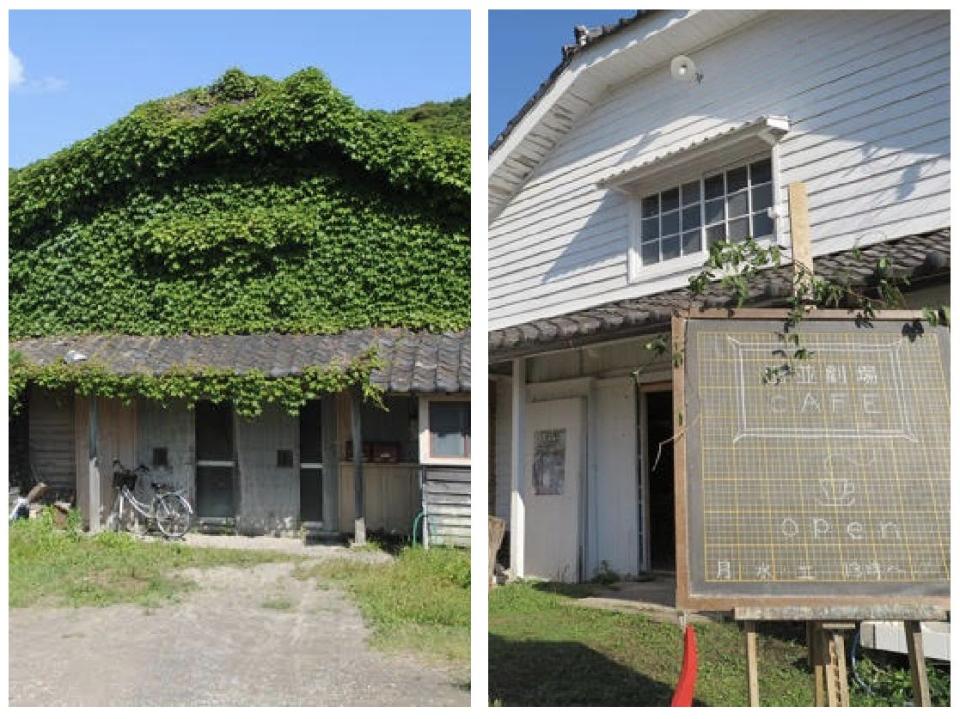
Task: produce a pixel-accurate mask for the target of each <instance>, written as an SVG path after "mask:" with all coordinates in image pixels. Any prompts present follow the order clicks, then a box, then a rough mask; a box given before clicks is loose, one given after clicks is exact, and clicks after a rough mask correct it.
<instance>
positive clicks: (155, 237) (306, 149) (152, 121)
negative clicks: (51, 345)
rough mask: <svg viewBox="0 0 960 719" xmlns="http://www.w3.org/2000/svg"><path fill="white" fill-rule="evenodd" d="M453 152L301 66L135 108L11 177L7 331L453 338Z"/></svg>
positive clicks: (463, 312) (465, 308) (457, 311)
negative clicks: (405, 332)
mask: <svg viewBox="0 0 960 719" xmlns="http://www.w3.org/2000/svg"><path fill="white" fill-rule="evenodd" d="M469 153H470V148H469V143H468V142H466V141H464V140H463V139H459V138H456V137H449V136H440V135H430V134H427V133H425V132H424V131H422V130H420V129H418V128H416V127H415V126H414V125H413V124H411V122H410V121H409V120H408V119H406V118H405V117H404V116H400V115H390V114H388V113H385V112H378V111H367V110H362V109H360V108H358V107H357V106H356V105H355V104H354V102H353V101H352V100H351V99H350V98H348V97H346V96H345V95H343V94H342V93H341V92H339V91H338V90H337V89H336V88H335V87H334V86H333V85H332V84H331V83H330V81H329V80H328V79H327V78H326V77H325V76H324V75H323V73H321V72H320V71H318V70H315V69H308V70H303V71H301V72H298V73H296V74H294V75H292V76H290V77H289V78H287V79H286V80H283V81H274V80H271V79H269V78H264V77H250V76H248V75H245V74H243V73H242V72H240V71H237V70H231V71H228V72H227V73H226V74H225V75H224V76H223V77H221V78H220V79H219V80H217V81H216V82H215V83H213V84H212V85H210V86H209V87H205V88H198V89H194V90H189V91H187V92H184V93H181V94H179V95H176V96H173V97H170V98H165V99H161V100H156V101H152V102H148V103H146V104H144V105H141V106H139V107H137V108H135V109H134V110H133V111H132V112H131V113H130V114H129V115H127V116H126V117H124V118H122V119H121V120H119V121H118V122H116V123H114V124H113V125H111V126H110V127H108V128H106V129H104V130H102V131H100V132H98V133H96V134H95V135H93V136H92V137H90V138H88V139H85V140H82V141H80V142H78V143H76V144H74V145H73V146H71V147H68V148H67V149H65V150H62V151H60V152H58V153H56V154H54V155H52V156H51V157H49V158H47V159H45V160H41V161H39V162H37V163H35V164H32V165H29V166H27V167H25V168H22V169H20V170H16V171H12V172H11V186H10V334H11V336H12V337H14V338H22V337H36V336H53V335H66V334H70V335H78V334H81V335H82V334H128V335H176V334H181V333H190V334H194V335H198V334H200V335H213V334H226V335H230V334H250V333H270V332H278V333H307V334H336V333H340V332H342V331H344V330H349V329H358V328H371V327H379V328H384V327H402V328H408V329H413V330H430V331H434V332H442V331H446V330H459V329H462V328H464V327H465V326H466V325H467V324H468V321H469V310H470V291H469V290H470V287H469V276H470V273H469V261H470V244H469V206H470V184H469V183H470V163H469V160H470V154H469Z"/></svg>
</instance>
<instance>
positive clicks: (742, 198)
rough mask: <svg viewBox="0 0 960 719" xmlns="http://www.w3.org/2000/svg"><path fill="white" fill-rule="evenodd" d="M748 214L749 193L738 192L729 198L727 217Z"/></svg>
mask: <svg viewBox="0 0 960 719" xmlns="http://www.w3.org/2000/svg"><path fill="white" fill-rule="evenodd" d="M745 214H747V193H746V191H743V192H738V193H737V194H736V195H730V196H729V197H728V198H727V217H739V216H740V215H745Z"/></svg>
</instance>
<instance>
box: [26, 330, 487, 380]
mask: <svg viewBox="0 0 960 719" xmlns="http://www.w3.org/2000/svg"><path fill="white" fill-rule="evenodd" d="M371 348H373V349H375V350H376V352H377V357H378V358H379V360H380V361H381V362H382V363H383V366H382V367H381V368H380V369H378V370H375V371H374V372H373V374H372V375H371V378H370V379H371V381H372V383H373V384H374V385H376V386H378V387H380V388H381V389H383V390H384V391H387V392H419V393H428V392H469V391H470V332H469V331H463V332H446V333H443V334H431V333H429V332H411V331H408V330H400V329H388V330H376V329H370V330H352V331H348V332H342V333H340V334H337V335H305V334H304V335H283V334H275V333H268V334H258V335H214V336H208V337H204V336H199V337H198V336H192V335H179V336H175V337H142V336H135V335H80V336H74V337H43V338H36V339H27V340H20V341H19V342H12V343H11V344H10V349H11V351H16V352H19V353H20V354H21V355H22V357H23V359H24V360H26V361H27V362H30V363H32V364H37V365H49V364H53V363H56V362H60V361H63V360H64V359H65V357H66V355H67V353H68V352H70V353H71V356H72V357H77V356H78V354H79V355H81V356H83V357H85V359H82V360H80V361H81V362H86V363H90V364H95V365H97V366H99V367H103V368H105V369H108V370H110V371H111V372H114V373H116V374H120V375H130V374H140V373H142V374H153V375H159V374H163V373H165V372H170V371H172V370H184V369H191V368H196V369H215V370H228V371H233V372H236V373H238V374H240V373H246V372H260V373H262V374H264V375H266V376H268V377H285V376H292V375H298V374H300V373H301V372H302V371H303V369H304V368H305V367H318V366H323V367H327V366H331V365H334V366H341V367H342V366H346V365H347V364H349V363H350V362H351V361H352V360H355V359H358V358H360V357H361V356H362V355H364V354H365V353H366V352H368V351H369V350H370V349H371Z"/></svg>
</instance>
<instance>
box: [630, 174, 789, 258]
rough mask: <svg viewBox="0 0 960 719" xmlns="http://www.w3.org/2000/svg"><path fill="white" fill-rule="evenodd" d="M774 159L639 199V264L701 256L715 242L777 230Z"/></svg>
mask: <svg viewBox="0 0 960 719" xmlns="http://www.w3.org/2000/svg"><path fill="white" fill-rule="evenodd" d="M772 206H773V172H772V167H771V163H770V158H768V157H765V158H762V159H758V160H756V161H754V162H749V163H744V164H742V165H738V166H736V167H731V168H729V169H726V170H723V171H719V172H712V173H707V174H706V175H704V176H702V177H700V178H699V179H691V180H690V181H689V182H685V183H681V184H679V185H677V186H675V187H669V188H665V189H662V190H660V191H658V192H656V193H653V194H650V195H647V196H645V197H642V198H641V199H640V245H639V256H640V263H641V265H642V266H644V267H648V266H650V265H656V264H659V263H661V262H667V261H668V260H673V259H676V258H678V257H685V256H687V255H693V254H697V253H699V252H703V251H704V250H706V249H707V248H708V247H709V246H710V245H711V244H712V243H714V242H717V241H720V240H724V239H729V240H731V241H743V240H746V239H747V238H748V237H754V238H757V239H760V238H763V237H768V236H770V235H772V234H773V232H774V224H773V220H772V219H771V218H770V215H769V213H768V210H769V209H770V207H772Z"/></svg>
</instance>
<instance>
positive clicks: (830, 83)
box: [489, 11, 950, 328]
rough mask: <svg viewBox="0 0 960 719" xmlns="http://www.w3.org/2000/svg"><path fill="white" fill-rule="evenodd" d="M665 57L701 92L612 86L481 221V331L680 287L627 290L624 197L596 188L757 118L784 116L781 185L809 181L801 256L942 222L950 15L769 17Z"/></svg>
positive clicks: (679, 281)
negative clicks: (805, 250) (485, 281)
mask: <svg viewBox="0 0 960 719" xmlns="http://www.w3.org/2000/svg"><path fill="white" fill-rule="evenodd" d="M623 37H626V35H624V36H623ZM607 43H609V47H610V48H613V47H616V46H617V43H618V40H617V36H613V37H611V38H609V39H608V40H606V41H605V42H604V44H603V45H601V46H598V48H601V47H603V48H606V47H608V45H607ZM638 51H639V49H638ZM676 51H677V53H680V52H687V51H689V54H691V55H692V56H693V58H694V60H695V61H696V63H697V66H698V68H699V69H700V70H702V71H703V73H704V80H703V82H702V83H701V84H697V85H689V84H684V83H678V82H676V81H674V80H672V79H671V77H670V74H669V71H668V69H667V67H666V66H664V67H658V68H656V69H655V70H654V71H651V72H648V73H646V74H643V75H639V76H634V77H633V78H632V79H631V80H630V81H628V82H622V83H620V84H618V85H616V86H614V87H612V88H611V89H609V90H608V91H607V92H606V93H605V94H603V95H601V96H600V97H599V99H598V100H597V101H596V103H595V104H594V106H593V108H592V109H591V110H590V111H589V113H588V114H586V115H585V116H583V117H582V118H581V119H580V120H578V121H577V122H576V123H575V124H574V126H573V127H572V128H571V129H570V130H569V131H568V132H567V133H566V134H565V135H564V136H563V137H562V139H561V140H560V142H558V143H557V145H556V146H555V147H554V148H553V149H552V151H551V152H550V153H549V154H548V155H547V156H546V157H545V159H544V160H543V162H542V163H541V164H540V165H539V166H538V167H537V168H536V169H535V170H534V171H533V172H532V173H531V175H530V177H529V178H528V179H527V180H526V182H525V184H524V186H523V187H522V188H521V189H520V191H519V192H518V193H517V194H516V195H515V196H514V197H513V198H512V199H511V200H510V202H509V203H508V204H507V205H506V206H505V207H504V208H503V209H502V211H500V213H499V214H498V216H497V217H495V218H494V219H493V221H492V223H491V225H490V238H489V266H490V292H489V295H490V297H489V306H490V326H491V327H492V328H499V327H505V326H509V325H513V324H517V323H521V322H527V321H530V320H532V319H536V318H541V317H548V316H554V315H557V314H561V313H565V312H572V311H576V310H579V309H583V308H586V307H590V306H593V305H597V304H600V303H603V302H610V301H614V300H620V299H625V298H628V297H637V296H642V295H644V294H647V293H651V292H655V291H660V290H664V289H668V288H672V287H680V286H685V285H686V283H687V277H688V275H690V274H692V273H691V272H690V271H681V272H673V273H668V274H666V275H663V276H659V277H657V278H656V279H653V280H650V281H647V280H643V279H642V278H641V281H640V282H639V283H633V284H632V283H630V282H629V281H628V277H627V241H628V218H629V212H628V200H627V198H626V197H624V196H622V195H620V194H619V193H617V192H616V191H614V190H601V189H598V188H597V186H596V183H597V180H599V179H600V178H601V177H603V176H604V175H606V174H608V173H610V172H613V171H615V170H616V169H617V168H618V167H622V166H623V165H624V164H625V163H635V162H636V163H639V162H643V161H646V160H653V159H655V158H657V157H659V156H661V155H663V154H665V153H669V152H671V151H672V150H675V149H678V148H683V147H685V146H688V145H689V144H690V143H692V142H695V141H696V140H697V139H698V138H703V137H705V136H710V135H715V134H716V133H719V132H721V131H723V130H724V129H727V128H731V127H734V126H737V125H739V124H741V123H744V122H747V121H752V120H755V119H756V118H758V117H759V116H761V115H786V116H788V117H789V118H790V121H791V131H790V133H789V134H788V135H787V136H786V137H785V138H784V139H783V140H782V142H781V150H780V154H781V175H780V182H779V184H780V186H781V188H785V187H786V186H787V185H788V184H789V183H791V182H795V181H803V182H805V183H807V189H808V192H809V204H810V230H811V234H812V238H813V242H814V246H813V249H814V253H815V254H823V253H826V252H832V251H836V250H840V249H845V248H849V247H851V246H853V244H854V243H859V244H861V245H863V244H869V243H872V242H877V241H880V240H883V239H893V238H896V237H899V236H903V235H906V234H911V233H917V232H925V231H930V230H934V229H938V228H941V227H946V226H949V224H950V104H949V95H950V87H949V82H950V16H949V13H947V12H944V11H896V12H895V11H858V12H830V11H826V12H825V11H816V12H813V11H811V12H780V11H773V12H770V13H767V14H765V15H764V16H763V17H761V18H760V19H759V20H758V21H756V22H753V23H750V24H747V25H745V26H743V27H742V28H741V29H740V30H739V31H736V32H733V33H730V34H728V35H726V36H725V37H723V38H721V39H720V40H718V41H716V42H713V43H712V44H710V45H708V46H707V47H704V48H701V49H695V48H684V47H680V48H677V49H676ZM628 52H629V51H628ZM601 69H602V68H601ZM651 189H653V190H655V189H658V188H651ZM781 194H782V195H784V196H785V193H784V192H783V191H781ZM780 224H781V228H780V229H781V238H782V239H783V240H789V222H788V219H787V218H784V219H782V220H781V223H780Z"/></svg>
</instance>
